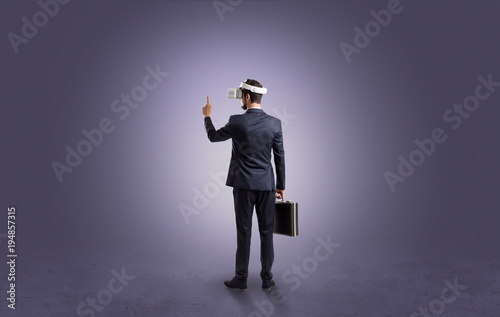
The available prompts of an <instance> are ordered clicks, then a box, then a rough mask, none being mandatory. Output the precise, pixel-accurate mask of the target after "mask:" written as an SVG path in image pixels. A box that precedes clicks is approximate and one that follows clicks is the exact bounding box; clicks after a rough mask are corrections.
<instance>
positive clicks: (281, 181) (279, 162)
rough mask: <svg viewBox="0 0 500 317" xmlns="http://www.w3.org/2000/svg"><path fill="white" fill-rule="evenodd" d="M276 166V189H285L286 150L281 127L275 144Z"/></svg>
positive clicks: (275, 137)
mask: <svg viewBox="0 0 500 317" xmlns="http://www.w3.org/2000/svg"><path fill="white" fill-rule="evenodd" d="M273 155H274V165H275V167H276V188H277V189H283V190H284V189H285V149H284V148H283V132H282V130H281V122H280V127H279V130H278V132H277V133H276V135H275V136H274V142H273Z"/></svg>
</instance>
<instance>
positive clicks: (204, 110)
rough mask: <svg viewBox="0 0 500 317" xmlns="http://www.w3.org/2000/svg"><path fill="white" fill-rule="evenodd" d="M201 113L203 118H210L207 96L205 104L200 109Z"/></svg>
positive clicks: (210, 110)
mask: <svg viewBox="0 0 500 317" xmlns="http://www.w3.org/2000/svg"><path fill="white" fill-rule="evenodd" d="M201 113H202V114H203V117H205V118H206V117H210V114H211V113H212V106H211V105H210V102H209V101H208V96H207V103H205V105H204V106H203V108H201Z"/></svg>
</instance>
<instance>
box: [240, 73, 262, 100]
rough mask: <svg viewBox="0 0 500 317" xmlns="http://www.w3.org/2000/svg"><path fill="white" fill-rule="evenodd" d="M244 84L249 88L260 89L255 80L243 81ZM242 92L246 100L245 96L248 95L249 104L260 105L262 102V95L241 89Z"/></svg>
mask: <svg viewBox="0 0 500 317" xmlns="http://www.w3.org/2000/svg"><path fill="white" fill-rule="evenodd" d="M244 83H245V84H249V85H251V86H255V87H260V88H262V85H261V84H260V83H259V82H258V81H256V80H255V79H247V80H245V81H244ZM242 90H243V97H244V98H246V95H250V102H251V103H258V104H259V105H260V102H261V100H262V94H257V93H254V92H251V91H250V90H248V89H242Z"/></svg>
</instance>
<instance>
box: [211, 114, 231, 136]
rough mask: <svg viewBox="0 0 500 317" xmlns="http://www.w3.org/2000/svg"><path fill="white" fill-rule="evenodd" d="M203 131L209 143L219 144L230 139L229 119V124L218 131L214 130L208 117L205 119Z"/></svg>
mask: <svg viewBox="0 0 500 317" xmlns="http://www.w3.org/2000/svg"><path fill="white" fill-rule="evenodd" d="M205 130H206V131H207V136H208V139H209V140H210V142H221V141H226V140H228V139H230V138H231V119H229V122H228V123H227V124H226V125H225V126H224V127H222V128H220V129H219V130H215V127H214V125H213V124H212V119H211V118H210V117H206V118H205Z"/></svg>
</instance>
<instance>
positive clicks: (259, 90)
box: [240, 82, 267, 95]
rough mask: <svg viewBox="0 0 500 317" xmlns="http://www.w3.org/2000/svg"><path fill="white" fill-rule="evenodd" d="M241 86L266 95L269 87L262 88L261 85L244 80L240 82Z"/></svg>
mask: <svg viewBox="0 0 500 317" xmlns="http://www.w3.org/2000/svg"><path fill="white" fill-rule="evenodd" d="M240 88H242V89H247V90H250V91H251V92H254V93H256V94H262V95H265V94H266V93H267V88H264V87H262V88H261V87H256V86H251V85H249V84H246V83H244V82H242V83H241V84H240Z"/></svg>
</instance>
